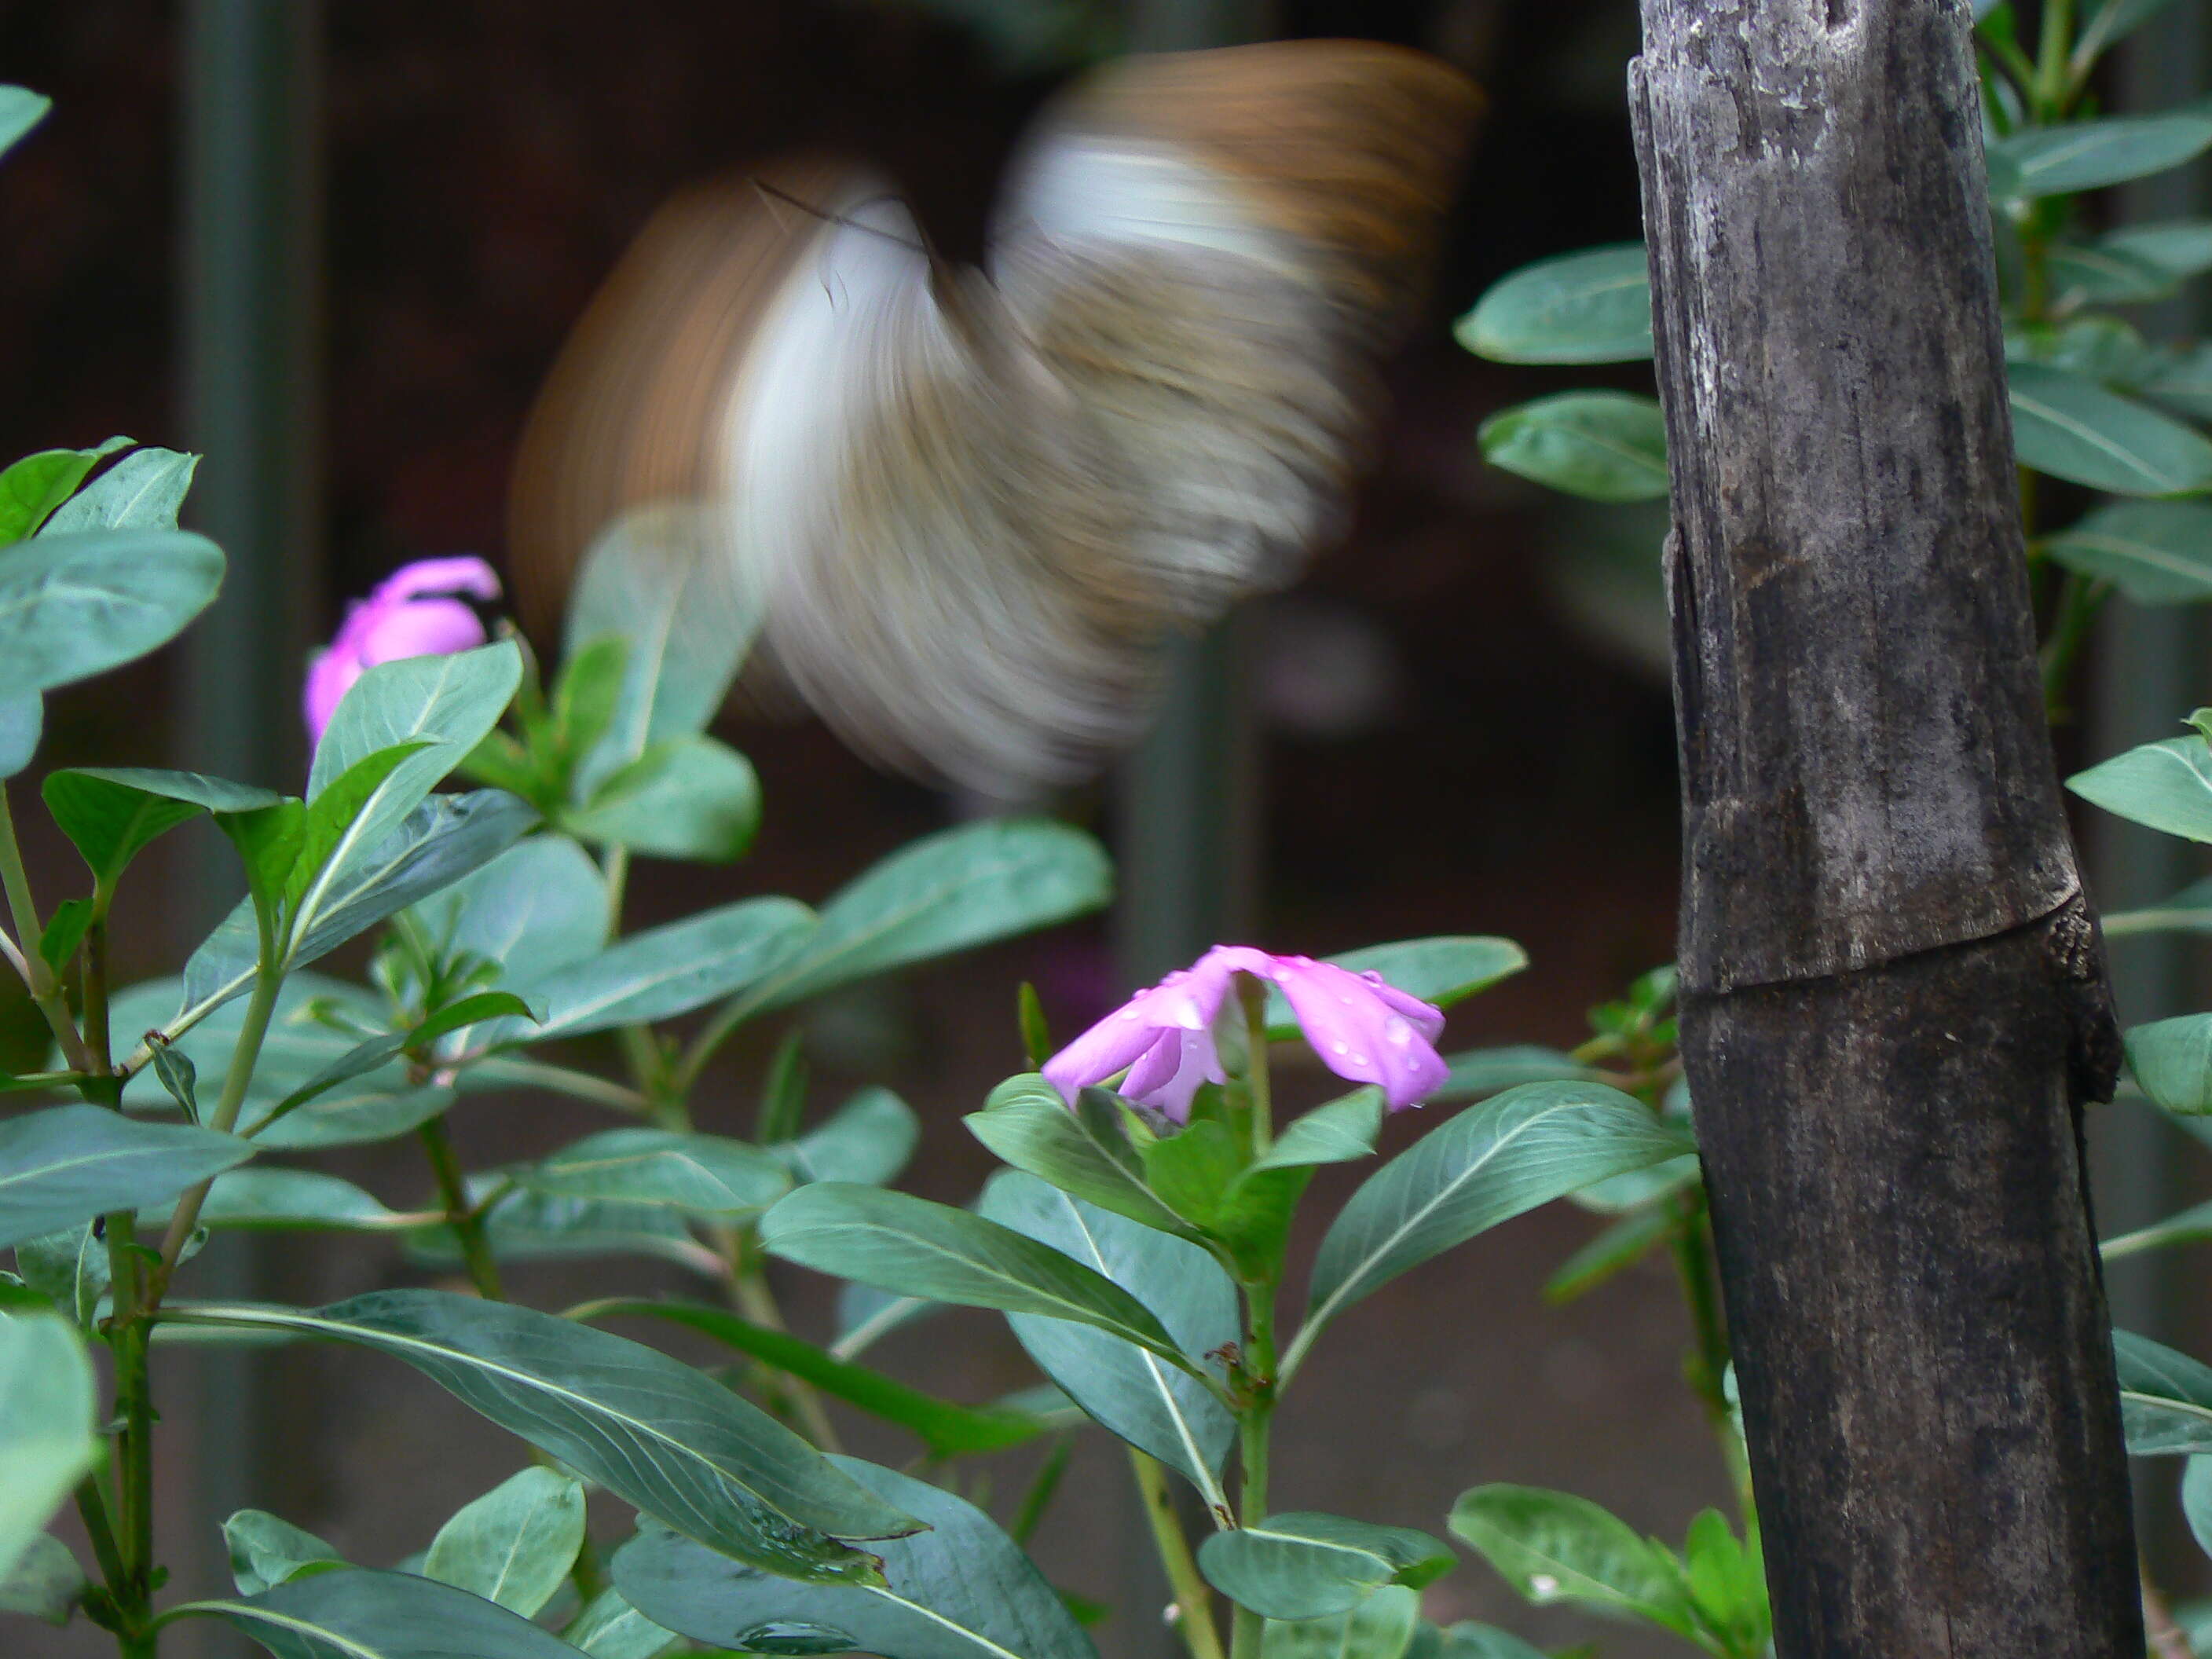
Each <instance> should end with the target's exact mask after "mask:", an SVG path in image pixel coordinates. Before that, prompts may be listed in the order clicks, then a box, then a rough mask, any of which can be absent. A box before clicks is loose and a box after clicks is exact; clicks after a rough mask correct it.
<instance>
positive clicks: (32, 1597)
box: [0, 1532, 86, 1625]
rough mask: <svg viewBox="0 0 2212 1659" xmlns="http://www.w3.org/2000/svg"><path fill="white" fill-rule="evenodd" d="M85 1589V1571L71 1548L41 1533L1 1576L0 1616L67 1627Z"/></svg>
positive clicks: (49, 1535) (48, 1534) (25, 1547)
mask: <svg viewBox="0 0 2212 1659" xmlns="http://www.w3.org/2000/svg"><path fill="white" fill-rule="evenodd" d="M85 1587H86V1584H85V1576H84V1569H83V1568H82V1567H81V1566H79V1565H77V1561H76V1556H74V1555H72V1554H70V1547H69V1546H68V1545H67V1544H64V1543H63V1542H62V1541H61V1540H60V1539H58V1538H57V1537H55V1536H54V1535H53V1534H52V1533H45V1532H42V1533H40V1534H39V1535H38V1536H37V1537H35V1538H33V1539H32V1540H31V1541H30V1542H29V1543H28V1544H27V1545H26V1546H24V1548H23V1553H21V1555H19V1556H17V1557H16V1558H15V1565H14V1566H13V1567H11V1568H9V1570H8V1571H4V1572H0V1613H17V1614H20V1615H21V1616H22V1617H24V1618H27V1619H43V1620H46V1623H48V1624H49V1625H66V1624H68V1623H69V1620H70V1613H71V1612H73V1611H74V1610H75V1609H76V1603H77V1601H78V1599H79V1598H80V1597H81V1596H82V1595H83V1594H84V1591H85Z"/></svg>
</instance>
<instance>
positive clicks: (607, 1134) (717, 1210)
mask: <svg viewBox="0 0 2212 1659" xmlns="http://www.w3.org/2000/svg"><path fill="white" fill-rule="evenodd" d="M522 1184H523V1185H524V1186H526V1187H527V1188H530V1189H531V1190H532V1191H533V1192H538V1193H545V1194H551V1195H553V1196H555V1197H560V1198H586V1199H598V1200H602V1201H605V1202H611V1203H622V1204H644V1205H655V1206H664V1207H665V1208H668V1209H671V1210H676V1211H678V1212H682V1213H684V1214H687V1215H700V1216H712V1217H720V1218H737V1217H742V1216H748V1215H751V1214H753V1213H755V1212H758V1211H761V1210H764V1209H766V1208H767V1207H768V1206H769V1205H771V1204H773V1203H775V1200H777V1199H779V1198H781V1197H782V1196H783V1194H785V1193H786V1192H787V1191H788V1190H789V1189H790V1187H791V1176H790V1175H789V1173H788V1172H787V1170H785V1169H784V1167H783V1165H782V1164H780V1163H778V1162H777V1161H776V1160H775V1158H772V1157H770V1156H769V1154H768V1153H767V1152H763V1151H762V1150H761V1149H760V1148H759V1147H757V1146H750V1145H748V1144H747V1143H746V1142H744V1141H742V1140H732V1139H728V1138H726V1136H722V1135H704V1134H678V1133H674V1132H673V1131H671V1130H666V1129H645V1128H635V1129H603V1130H601V1131H600V1132H599V1133H597V1134H592V1135H586V1136H585V1137H584V1139H581V1140H579V1141H574V1142H572V1143H571V1144H569V1145H568V1146H564V1147H562V1149H561V1150H560V1151H559V1152H554V1153H552V1154H551V1155H550V1156H549V1157H547V1158H543V1159H541V1160H540V1161H539V1162H538V1163H537V1164H534V1165H532V1167H531V1168H529V1169H528V1170H525V1171H524V1172H523V1175H522Z"/></svg>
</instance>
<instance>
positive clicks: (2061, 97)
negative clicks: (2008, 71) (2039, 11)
mask: <svg viewBox="0 0 2212 1659" xmlns="http://www.w3.org/2000/svg"><path fill="white" fill-rule="evenodd" d="M2073 55H2074V0H2043V38H2042V40H2041V42H2040V44H2039V45H2038V46H2037V47H2036V52H2035V101H2036V106H2037V107H2036V113H2037V114H2038V115H2039V116H2040V117H2041V118H2043V119H2044V120H2045V121H2046V122H2048V121H2057V120H2061V119H2063V118H2064V116H2065V113H2066V102H2067V92H2068V88H2069V87H2070V86H2071V84H2072V81H2071V77H2070V76H2069V70H2071V68H2072V63H2071V61H2070V60H2071V59H2072V58H2073Z"/></svg>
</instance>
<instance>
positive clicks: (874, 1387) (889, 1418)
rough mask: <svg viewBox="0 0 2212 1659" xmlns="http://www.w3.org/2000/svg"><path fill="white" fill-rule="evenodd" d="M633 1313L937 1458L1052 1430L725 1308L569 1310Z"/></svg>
mask: <svg viewBox="0 0 2212 1659" xmlns="http://www.w3.org/2000/svg"><path fill="white" fill-rule="evenodd" d="M623 1316H641V1317H651V1318H655V1319H665V1320H668V1321H670V1322H673V1323H675V1324H678V1325H685V1326H689V1327H690V1328H691V1329H693V1330H695V1331H698V1332H700V1333H701V1334H703V1335H706V1336H710V1337H713V1338H714V1340H716V1341H718V1342H724V1343H727V1344H728V1345H729V1346H731V1347H733V1348H735V1349H737V1350H738V1352H740V1353H744V1354H750V1356H751V1357H752V1358H755V1359H757V1360H760V1361H762V1362H763V1364H769V1365H773V1366H775V1368H776V1369H777V1370H782V1371H787V1372H788V1373H790V1374H791V1375H792V1376H795V1377H797V1378H799V1381H800V1382H802V1383H807V1384H809V1385H811V1387H813V1388H816V1389H820V1390H821V1391H822V1392H823V1393H824V1394H826V1395H829V1396H831V1397H832V1398H833V1399H837V1400H842V1401H845V1402H846V1403H847V1404H848V1405H851V1406H857V1407H860V1409H861V1410H862V1411H865V1412H868V1413H872V1414H873V1415H875V1416H877V1417H880V1418H882V1419H884V1421H885V1422H889V1423H896V1424H897V1425H899V1426H900V1427H901V1428H902V1429H908V1430H910V1431H913V1432H914V1433H915V1434H916V1435H918V1436H920V1437H921V1440H922V1442H923V1443H924V1444H926V1445H927V1447H928V1448H929V1455H931V1456H932V1457H933V1458H946V1457H962V1456H966V1455H969V1454H972V1453H975V1452H986V1451H998V1450H1000V1449H1003V1448H1005V1447H1007V1446H1018V1445H1020V1444H1022V1443H1024V1442H1025V1441H1028V1440H1032V1439H1034V1438H1036V1436H1037V1435H1039V1434H1040V1433H1042V1432H1043V1431H1044V1427H1045V1425H1044V1423H1043V1421H1042V1419H1039V1418H1036V1417H1034V1416H1032V1415H1030V1413H1026V1412H1019V1411H1012V1410H1009V1409H1006V1408H1005V1407H998V1406H961V1405H956V1404H954V1403H953V1402H952V1401H949V1400H939V1399H938V1398H936V1397H935V1396H934V1395H927V1394H923V1393H921V1391H920V1390H918V1389H909V1388H908V1387H907V1386H906V1384H904V1383H900V1382H897V1381H896V1380H895V1379H893V1378H891V1377H889V1376H884V1374H883V1373H882V1372H881V1371H878V1370H870V1369H869V1368H868V1367H867V1366H866V1365H856V1364H852V1363H851V1362H850V1361H848V1360H842V1359H839V1358H836V1356H834V1355H832V1354H830V1353H828V1352H825V1351H823V1349H820V1348H817V1347H816V1346H814V1345H813V1344H812V1343H811V1342H807V1341H804V1340H801V1339H799V1338H798V1337H795V1336H793V1335H791V1334H788V1333H787V1332H784V1331H775V1330H770V1329H769V1328H767V1327H765V1326H763V1325H756V1324H753V1323H752V1322H750V1321H748V1320H744V1319H740V1318H739V1317H738V1316H737V1315H735V1314H733V1313H730V1312H728V1311H726V1310H724V1309H720V1308H713V1307H707V1306H704V1305H702V1304H699V1303H696V1302H647V1301H642V1300H619V1299H618V1300H612V1301H606V1302H592V1303H587V1304H585V1305H584V1306H583V1307H581V1308H574V1309H571V1310H569V1312H568V1317H569V1318H571V1319H591V1320H599V1319H609V1318H618V1317H623Z"/></svg>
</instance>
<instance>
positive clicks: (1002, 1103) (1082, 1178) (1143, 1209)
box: [965, 1072, 1192, 1236]
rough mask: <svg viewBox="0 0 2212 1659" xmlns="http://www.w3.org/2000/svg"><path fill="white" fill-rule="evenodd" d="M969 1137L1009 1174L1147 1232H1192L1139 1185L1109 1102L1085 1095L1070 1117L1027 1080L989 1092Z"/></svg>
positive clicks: (1139, 1163) (1096, 1093)
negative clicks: (1018, 1173)
mask: <svg viewBox="0 0 2212 1659" xmlns="http://www.w3.org/2000/svg"><path fill="white" fill-rule="evenodd" d="M965 1121H966V1123H967V1125H968V1129H969V1133H971V1134H973V1135H974V1136H975V1139H978V1140H980V1141H981V1142H982V1143H983V1144H984V1145H985V1146H987V1147H989V1148H990V1149H991V1150H992V1151H993V1152H996V1153H997V1154H998V1155H999V1157H1000V1159H1001V1160H1002V1161H1004V1162H1006V1163H1007V1164H1012V1165H1013V1167H1014V1168H1016V1169H1017V1170H1028V1171H1029V1172H1030V1174H1031V1175H1033V1176H1037V1177H1039V1178H1040V1179H1041V1180H1043V1181H1047V1182H1050V1183H1051V1184H1052V1185H1054V1186H1055V1187H1057V1188H1060V1189H1061V1190H1062V1191H1063V1192H1068V1193H1073V1194H1075V1196H1076V1197H1078V1198H1080V1199H1083V1200H1085V1201H1086V1202H1088V1203H1091V1204H1095V1205H1097V1206H1099V1207H1100V1208H1102V1209H1107V1210H1111V1211H1113V1212H1115V1214H1117V1215H1125V1216H1127V1217H1128V1218H1130V1219H1131V1220H1133V1221H1141V1222H1142V1223H1144V1224H1145V1225H1146V1226H1147V1227H1160V1228H1164V1229H1165V1230H1166V1231H1169V1232H1178V1233H1182V1234H1184V1235H1186V1236H1188V1235H1189V1234H1190V1233H1191V1231H1192V1229H1191V1228H1190V1226H1189V1225H1188V1224H1187V1223H1186V1222H1185V1221H1184V1220H1183V1218H1182V1217H1181V1216H1179V1215H1177V1214H1176V1212H1174V1211H1173V1210H1171V1209H1170V1208H1169V1207H1168V1206H1167V1205H1166V1204H1164V1202H1162V1201H1161V1200H1160V1198H1159V1195H1158V1194H1156V1193H1154V1192H1153V1191H1152V1188H1150V1187H1148V1186H1146V1184H1145V1168H1144V1162H1143V1160H1142V1159H1141V1158H1139V1156H1138V1154H1137V1150H1136V1148H1135V1147H1134V1146H1131V1145H1130V1144H1129V1138H1128V1136H1127V1133H1125V1132H1124V1130H1123V1128H1122V1125H1121V1108H1120V1107H1119V1105H1118V1104H1117V1103H1116V1102H1115V1097H1114V1096H1112V1095H1111V1094H1109V1093H1108V1092H1107V1091H1104V1090H1103V1089H1086V1090H1085V1091H1083V1092H1082V1094H1081V1096H1080V1097H1079V1103H1078V1106H1077V1108H1076V1109H1074V1110H1070V1109H1069V1108H1068V1105H1067V1103H1066V1101H1064V1100H1062V1099H1061V1098H1060V1091H1059V1090H1057V1089H1055V1088H1054V1087H1053V1085H1051V1084H1049V1083H1048V1082H1046V1081H1045V1080H1044V1079H1043V1078H1042V1076H1040V1075H1039V1074H1037V1073H1034V1072H1029V1073H1023V1074H1021V1075H1020V1076H1018V1077H1011V1078H1008V1079H1006V1081H1005V1082H1004V1083H1001V1084H1000V1085H999V1086H998V1087H997V1088H995V1089H994V1090H992V1091H991V1094H990V1097H989V1099H988V1100H987V1101H986V1102H985V1103H984V1106H983V1109H982V1110H981V1111H980V1112H972V1113H970V1114H969V1115H968V1117H967V1118H966V1120H965Z"/></svg>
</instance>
